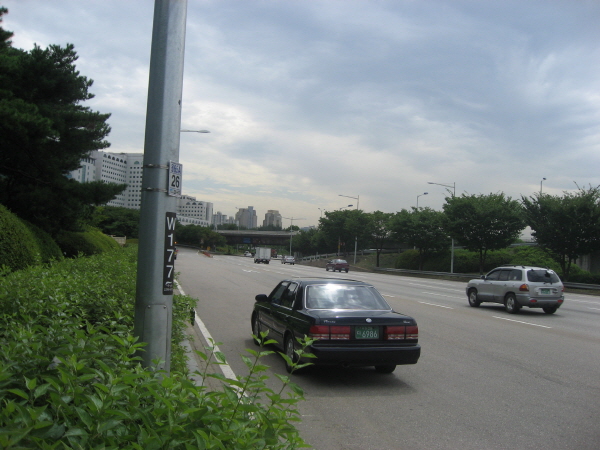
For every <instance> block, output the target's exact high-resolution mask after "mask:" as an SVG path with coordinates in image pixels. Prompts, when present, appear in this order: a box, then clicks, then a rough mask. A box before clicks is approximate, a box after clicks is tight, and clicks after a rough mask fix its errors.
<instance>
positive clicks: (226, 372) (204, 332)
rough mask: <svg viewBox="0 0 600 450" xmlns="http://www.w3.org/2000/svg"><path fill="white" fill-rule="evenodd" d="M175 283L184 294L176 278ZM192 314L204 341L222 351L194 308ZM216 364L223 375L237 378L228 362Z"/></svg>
mask: <svg viewBox="0 0 600 450" xmlns="http://www.w3.org/2000/svg"><path fill="white" fill-rule="evenodd" d="M175 284H176V286H177V289H178V290H179V292H181V295H185V292H183V289H182V288H181V285H180V284H179V283H178V282H177V280H175ZM194 316H195V319H196V325H198V329H199V330H200V332H201V333H202V335H203V336H204V339H205V340H206V342H208V343H209V344H210V343H211V342H213V345H214V347H215V350H214V351H215V352H220V353H222V352H221V350H220V349H219V347H218V346H217V345H215V344H214V342H215V340H214V339H213V337H212V336H211V334H210V332H209V331H208V328H206V325H204V322H202V320H201V319H200V317H199V316H198V313H197V312H196V310H195V309H194ZM218 366H219V367H220V368H221V371H222V372H223V375H225V377H227V378H231V379H232V380H237V378H236V376H235V373H234V372H233V370H232V369H231V366H229V364H227V363H226V362H225V363H222V364H218Z"/></svg>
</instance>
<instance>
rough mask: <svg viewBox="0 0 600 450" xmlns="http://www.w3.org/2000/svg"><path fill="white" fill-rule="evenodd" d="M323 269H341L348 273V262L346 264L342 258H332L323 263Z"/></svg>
mask: <svg viewBox="0 0 600 450" xmlns="http://www.w3.org/2000/svg"><path fill="white" fill-rule="evenodd" d="M325 270H326V271H328V272H329V271H330V270H333V271H334V272H335V271H336V270H339V271H340V272H341V271H342V270H345V271H346V273H348V270H350V264H348V261H346V260H344V259H332V260H331V261H329V262H328V263H327V264H325Z"/></svg>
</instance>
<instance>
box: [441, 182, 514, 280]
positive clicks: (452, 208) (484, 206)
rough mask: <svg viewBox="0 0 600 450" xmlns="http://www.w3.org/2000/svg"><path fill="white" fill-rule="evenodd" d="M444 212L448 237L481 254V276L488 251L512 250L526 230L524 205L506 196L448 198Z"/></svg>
mask: <svg viewBox="0 0 600 450" xmlns="http://www.w3.org/2000/svg"><path fill="white" fill-rule="evenodd" d="M444 213H445V215H446V216H445V217H446V221H445V228H446V231H447V232H448V234H450V236H451V237H453V238H454V239H456V240H457V241H459V242H460V243H461V244H462V245H463V246H464V247H465V248H466V249H467V250H471V251H476V252H478V253H479V272H480V273H483V267H484V264H485V258H486V255H487V252H488V251H490V250H499V249H502V248H505V247H508V246H509V245H510V244H512V243H514V242H515V241H516V240H517V238H518V237H519V234H520V232H521V231H522V230H523V228H525V221H524V219H523V208H522V207H521V204H520V203H519V202H518V201H517V200H512V199H511V198H510V197H505V196H504V194H503V193H499V194H489V195H483V194H479V195H466V194H463V195H462V196H460V197H454V196H451V197H447V198H446V203H445V204H444Z"/></svg>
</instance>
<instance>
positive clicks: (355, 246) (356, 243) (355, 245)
mask: <svg viewBox="0 0 600 450" xmlns="http://www.w3.org/2000/svg"><path fill="white" fill-rule="evenodd" d="M338 196H339V197H346V198H353V199H354V200H356V210H357V211H358V204H359V202H360V195H357V196H356V197H351V196H349V195H342V194H338ZM349 206H352V205H349ZM357 248H358V235H354V264H356V250H357Z"/></svg>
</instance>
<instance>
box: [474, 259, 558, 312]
mask: <svg viewBox="0 0 600 450" xmlns="http://www.w3.org/2000/svg"><path fill="white" fill-rule="evenodd" d="M564 291H565V288H564V286H563V284H562V282H561V281H560V278H559V277H558V275H557V274H556V273H555V272H554V271H553V270H550V269H545V268H542V267H534V266H502V267H497V268H496V269H494V270H492V271H491V272H490V273H488V274H487V275H482V276H481V279H474V280H471V281H469V284H467V298H468V299H469V305H471V306H473V307H477V306H479V305H480V304H481V303H482V302H492V303H501V304H503V305H504V307H505V308H506V311H508V312H509V313H511V314H516V313H518V312H519V310H520V309H521V307H523V306H527V307H529V308H542V309H543V310H544V312H545V313H546V314H554V313H555V312H556V310H557V309H558V308H559V307H560V305H562V304H563V302H564V301H565V296H564Z"/></svg>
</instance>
